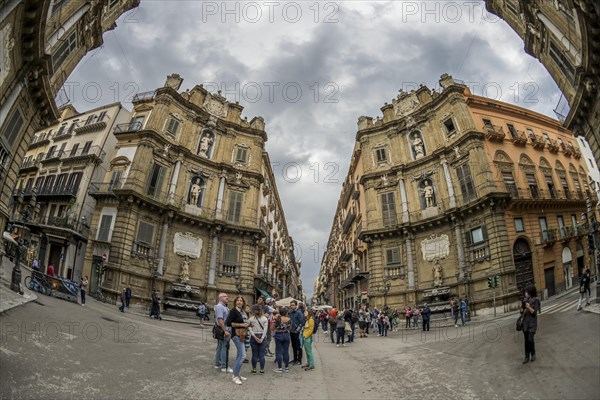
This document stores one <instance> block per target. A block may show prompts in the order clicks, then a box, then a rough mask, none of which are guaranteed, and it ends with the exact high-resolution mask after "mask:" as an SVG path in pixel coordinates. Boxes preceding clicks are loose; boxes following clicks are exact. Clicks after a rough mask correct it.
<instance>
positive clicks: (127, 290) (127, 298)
mask: <svg viewBox="0 0 600 400" xmlns="http://www.w3.org/2000/svg"><path fill="white" fill-rule="evenodd" d="M129 301H131V288H130V287H127V288H125V307H127V308H129Z"/></svg>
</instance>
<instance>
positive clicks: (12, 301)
mask: <svg viewBox="0 0 600 400" xmlns="http://www.w3.org/2000/svg"><path fill="white" fill-rule="evenodd" d="M2 261H3V262H2V265H0V314H1V313H3V312H4V311H6V310H10V309H11V308H14V307H17V306H20V305H23V304H25V303H28V302H30V301H34V300H37V295H36V294H35V292H32V291H31V290H29V289H27V288H26V287H25V283H24V281H25V277H27V276H29V275H30V274H31V271H29V270H28V269H26V268H23V267H21V287H22V288H23V292H24V294H23V295H22V296H21V295H20V294H18V293H17V292H13V291H12V290H11V289H10V282H11V279H12V269H13V266H14V264H13V263H12V262H11V261H10V260H9V259H8V257H7V256H4V257H3V259H2Z"/></svg>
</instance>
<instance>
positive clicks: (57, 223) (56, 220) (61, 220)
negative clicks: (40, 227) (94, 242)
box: [41, 217, 90, 237]
mask: <svg viewBox="0 0 600 400" xmlns="http://www.w3.org/2000/svg"><path fill="white" fill-rule="evenodd" d="M41 223H42V224H44V225H48V226H53V227H57V228H65V229H70V230H72V231H75V232H78V233H80V234H81V235H82V236H85V237H88V235H89V231H90V228H89V226H88V225H87V223H86V222H83V221H80V220H77V219H76V218H70V217H48V218H46V219H45V220H43V221H42V222H41Z"/></svg>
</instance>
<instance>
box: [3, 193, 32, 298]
mask: <svg viewBox="0 0 600 400" xmlns="http://www.w3.org/2000/svg"><path fill="white" fill-rule="evenodd" d="M17 201H18V203H19V204H18V205H16V208H18V209H17V213H18V214H20V215H21V218H19V219H20V220H21V223H22V229H23V232H22V234H21V235H19V236H20V237H19V241H18V242H17V241H14V240H13V244H14V245H16V251H15V253H16V254H15V265H14V267H13V269H12V275H11V283H10V289H11V290H13V291H15V292H17V293H22V292H23V291H22V289H21V278H22V273H21V255H22V253H23V252H24V251H26V248H25V243H26V242H25V237H24V233H25V231H26V230H29V228H28V227H27V226H26V225H25V224H26V223H27V222H29V221H30V218H32V217H33V218H35V217H36V215H37V214H38V213H39V211H40V204H39V203H38V202H37V198H36V188H33V191H32V192H31V198H30V199H29V203H28V204H25V197H24V195H23V191H22V190H20V191H19V197H18V198H17ZM13 214H14V213H13ZM13 226H14V224H13ZM6 233H7V232H5V235H3V236H4V237H5V238H6V236H7V235H6ZM8 236H10V233H8Z"/></svg>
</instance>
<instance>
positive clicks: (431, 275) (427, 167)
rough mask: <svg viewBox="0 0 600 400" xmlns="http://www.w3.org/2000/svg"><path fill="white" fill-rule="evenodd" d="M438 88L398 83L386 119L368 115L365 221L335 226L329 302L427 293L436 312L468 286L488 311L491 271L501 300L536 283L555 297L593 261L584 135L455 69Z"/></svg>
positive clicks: (358, 178) (391, 302)
mask: <svg viewBox="0 0 600 400" xmlns="http://www.w3.org/2000/svg"><path fill="white" fill-rule="evenodd" d="M440 86H441V88H442V91H441V93H437V92H435V91H431V90H430V89H428V88H427V87H424V86H423V87H421V88H419V89H418V90H416V91H411V92H410V93H405V92H401V93H400V95H399V96H398V97H397V98H396V99H394V100H393V102H392V104H386V105H384V106H383V107H382V108H381V110H382V112H383V118H380V117H378V118H377V119H375V120H373V118H370V117H360V118H359V121H358V133H357V135H356V140H357V145H356V147H355V151H354V156H353V159H354V157H356V155H357V154H358V155H359V157H360V158H359V160H358V161H357V163H359V164H361V166H360V167H357V166H356V165H355V163H354V161H353V162H352V163H351V174H349V175H348V178H347V179H346V182H345V184H344V189H343V190H342V194H343V195H344V193H345V192H346V191H347V190H350V189H348V188H352V190H351V192H352V194H351V195H350V197H353V198H354V200H353V201H356V204H355V206H356V207H360V212H358V209H357V210H356V212H357V215H360V217H358V218H357V219H360V220H359V221H358V222H357V223H356V225H355V226H352V224H353V223H354V222H352V223H348V224H349V226H345V224H342V225H341V232H342V233H341V234H340V233H335V234H333V235H332V236H330V239H329V240H330V243H328V246H327V249H328V252H327V253H326V254H325V256H324V259H323V263H324V264H326V265H322V267H321V276H320V277H319V287H321V288H324V289H323V290H321V292H323V293H319V295H321V296H322V300H325V299H327V298H328V299H329V300H330V301H331V302H334V303H336V305H340V306H341V305H346V306H357V305H358V303H359V302H361V303H369V304H370V305H371V306H378V307H381V306H383V305H385V304H387V305H388V306H390V307H404V306H414V305H415V304H422V303H424V302H428V303H430V304H432V305H433V307H432V309H433V310H434V311H435V310H441V309H444V308H446V307H447V305H448V299H449V298H451V297H455V296H462V295H464V296H467V297H468V299H469V303H470V306H471V307H472V308H473V309H479V310H481V309H488V310H489V309H490V307H491V306H492V298H493V290H492V289H490V288H488V278H489V277H491V276H499V277H500V285H499V287H498V288H497V289H496V299H497V302H498V303H497V304H499V305H500V306H501V308H500V310H501V311H502V309H505V310H507V309H509V308H510V307H511V306H513V305H514V304H515V300H517V298H518V296H519V294H520V293H521V292H522V290H523V289H524V288H525V287H526V286H527V285H529V284H535V285H536V286H537V287H538V288H539V289H540V291H542V292H544V290H546V295H548V296H550V295H553V294H555V293H557V292H560V291H562V290H565V289H567V288H569V287H570V286H571V285H573V282H576V281H577V278H578V276H579V274H580V273H581V271H582V268H583V267H585V266H593V258H591V257H590V256H589V251H588V242H587V240H586V235H587V234H588V232H589V229H590V228H589V226H588V225H587V224H586V221H583V220H581V219H580V218H579V216H580V215H581V213H582V212H585V211H586V200H588V198H589V199H590V200H589V201H592V202H594V203H595V202H596V198H595V194H594V193H593V192H592V191H590V190H589V184H588V181H587V177H588V173H587V170H586V166H585V163H584V162H583V160H581V154H580V152H579V151H578V150H577V146H576V145H575V146H574V143H575V139H574V137H573V135H572V134H571V133H570V132H569V131H567V130H566V129H564V128H563V127H562V126H561V125H560V123H559V122H558V121H556V120H553V119H551V118H548V117H546V116H543V115H540V114H537V113H534V112H531V111H529V110H525V109H522V108H519V107H515V106H512V105H509V104H505V103H501V102H498V101H495V100H490V99H487V98H482V97H478V96H474V95H472V94H471V93H470V91H469V90H468V88H467V87H466V86H465V85H463V84H462V83H459V82H457V81H454V80H453V79H452V77H450V76H448V75H447V74H444V75H442V77H441V79H440ZM357 171H362V174H357V173H356V172H357ZM357 184H358V186H357ZM355 192H356V193H355ZM363 196H364V200H362V201H360V199H362V197H363ZM343 203H344V202H343V201H342V202H341V203H340V204H339V205H338V211H337V215H336V221H338V219H339V217H340V216H341V214H344V213H347V211H345V205H344V204H343ZM342 220H345V219H344V218H342ZM355 221H356V219H355ZM337 225H338V224H336V223H334V228H333V229H332V232H334V231H335V230H336V229H337V228H336V226H337ZM345 228H348V229H347V232H349V231H350V228H352V233H351V236H350V237H348V238H346V239H345V238H344V237H343V236H341V235H342V234H343V233H344V229H345ZM338 242H344V243H346V246H343V247H342V250H338V247H339V246H336V243H338ZM348 246H350V247H348ZM333 252H338V253H339V255H341V254H342V253H344V254H345V253H350V254H351V255H350V257H347V256H343V257H341V258H340V256H339V255H338V254H329V253H333ZM344 259H351V260H356V261H353V263H352V266H351V267H349V265H348V264H347V263H343V262H341V261H344ZM593 272H594V271H593ZM323 275H325V276H323ZM332 283H333V284H332ZM328 286H330V287H333V291H331V289H330V290H329V293H326V292H327V290H326V289H325V288H327V287H328ZM356 287H358V289H359V290H357V289H356ZM348 288H349V289H350V290H349V291H348ZM359 296H360V297H359Z"/></svg>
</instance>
